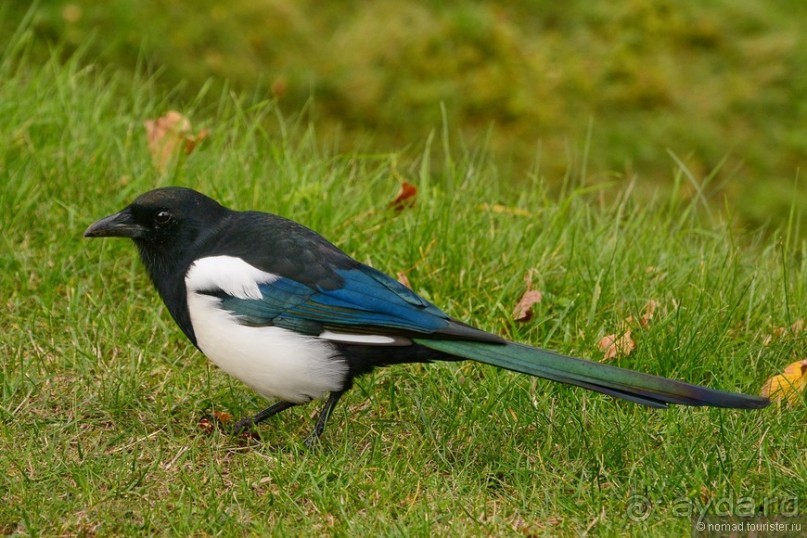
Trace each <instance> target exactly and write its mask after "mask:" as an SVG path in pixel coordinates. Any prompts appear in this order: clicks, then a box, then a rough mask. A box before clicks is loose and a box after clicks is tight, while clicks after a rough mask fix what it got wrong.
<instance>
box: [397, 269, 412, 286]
mask: <svg viewBox="0 0 807 538" xmlns="http://www.w3.org/2000/svg"><path fill="white" fill-rule="evenodd" d="M397 276H398V282H399V283H400V284H403V285H404V286H406V287H407V288H409V289H410V290H411V289H412V284H410V283H409V277H408V276H406V273H404V272H403V271H398V275H397Z"/></svg>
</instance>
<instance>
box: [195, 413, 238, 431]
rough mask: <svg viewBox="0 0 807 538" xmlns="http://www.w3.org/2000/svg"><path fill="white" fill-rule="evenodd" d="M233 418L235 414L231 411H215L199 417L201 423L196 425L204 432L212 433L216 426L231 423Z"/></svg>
mask: <svg viewBox="0 0 807 538" xmlns="http://www.w3.org/2000/svg"><path fill="white" fill-rule="evenodd" d="M232 420H233V416H232V415H231V414H230V413H226V412H224V411H213V412H211V413H210V414H209V415H205V416H203V417H202V418H201V419H199V423H198V424H197V425H196V426H197V427H198V428H199V429H200V430H202V431H203V432H204V433H206V434H208V435H210V434H212V433H213V431H214V430H215V429H216V428H219V427H221V426H223V425H225V424H229V423H230V422H232Z"/></svg>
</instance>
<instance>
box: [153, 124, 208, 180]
mask: <svg viewBox="0 0 807 538" xmlns="http://www.w3.org/2000/svg"><path fill="white" fill-rule="evenodd" d="M143 125H144V126H145V127H146V137H147V140H148V147H149V152H150V153H151V160H152V162H153V163H154V166H155V167H156V168H157V169H158V170H159V171H160V172H165V170H166V168H167V167H168V164H169V163H170V162H171V159H172V158H174V156H176V155H177V154H179V153H180V152H181V151H184V152H185V154H190V153H191V152H192V151H193V150H194V149H195V148H196V146H198V145H199V143H200V142H202V140H204V139H205V138H207V136H208V131H207V129H202V130H201V131H199V133H197V134H193V133H192V131H191V122H190V120H189V119H188V118H186V117H185V116H183V115H182V114H180V113H179V112H177V111H176V110H169V111H168V112H167V113H166V114H165V115H164V116H162V117H159V118H157V119H156V120H146V121H145V122H143Z"/></svg>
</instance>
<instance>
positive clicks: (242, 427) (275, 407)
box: [233, 402, 297, 435]
mask: <svg viewBox="0 0 807 538" xmlns="http://www.w3.org/2000/svg"><path fill="white" fill-rule="evenodd" d="M295 405H297V404H295V403H291V402H276V403H274V404H272V405H270V406H269V407H267V408H266V409H264V410H263V411H261V412H260V413H258V414H257V415H255V416H254V417H247V418H244V419H241V420H239V421H238V422H236V423H235V426H233V433H234V434H235V435H239V434H241V433H244V432H245V431H247V430H248V429H250V428H251V427H253V426H255V425H256V424H258V423H259V422H263V421H264V420H266V419H267V418H269V417H271V416H273V415H277V414H278V413H280V412H281V411H284V410H286V409H288V408H289V407H294V406H295Z"/></svg>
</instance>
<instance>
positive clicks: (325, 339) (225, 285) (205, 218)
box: [84, 187, 769, 444]
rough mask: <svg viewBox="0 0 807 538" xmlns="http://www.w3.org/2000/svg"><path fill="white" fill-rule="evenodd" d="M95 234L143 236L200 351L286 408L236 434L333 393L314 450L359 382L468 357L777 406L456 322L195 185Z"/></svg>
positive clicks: (632, 397)
mask: <svg viewBox="0 0 807 538" xmlns="http://www.w3.org/2000/svg"><path fill="white" fill-rule="evenodd" d="M84 236H85V237H128V238H130V239H132V240H133V241H134V243H135V244H136V245H137V249H138V250H139V253H140V258H141V260H142V262H143V265H144V266H145V268H146V271H148V274H149V277H150V278H151V281H152V283H153V284H154V286H155V287H156V288H157V291H158V292H159V294H160V296H161V297H162V300H163V302H164V303H165V306H166V307H167V308H168V311H169V312H170V313H171V316H172V317H173V318H174V320H175V321H176V323H177V324H178V325H179V327H180V329H182V332H183V333H185V336H187V337H188V339H189V340H190V341H191V343H193V345H194V346H196V347H197V348H198V349H199V350H200V351H201V352H202V353H203V354H204V355H206V356H207V357H208V358H209V359H210V360H211V361H213V362H214V363H215V364H216V365H217V366H218V367H219V368H221V369H222V370H224V371H225V372H227V373H228V374H230V375H232V376H233V377H235V378H237V379H239V380H241V381H242V382H244V383H245V384H246V385H248V386H249V387H250V388H252V389H253V390H254V391H255V392H257V393H258V394H260V395H261V396H263V397H265V398H267V399H274V400H276V403H274V404H273V405H271V406H269V407H268V408H266V409H265V410H263V411H261V412H260V413H258V414H256V415H255V416H252V417H249V418H246V419H243V420H240V421H239V422H237V423H236V424H235V427H234V428H235V431H237V432H243V431H245V430H247V429H249V428H251V427H253V426H254V425H256V424H258V423H259V422H261V421H263V420H265V419H267V418H269V417H271V416H273V415H275V414H277V413H279V412H281V411H283V410H285V409H288V408H290V407H293V406H296V405H300V404H304V403H307V402H309V401H311V400H313V399H320V398H325V397H326V395H327V399H326V401H325V405H324V406H323V408H322V410H321V411H320V413H319V415H318V418H317V421H316V425H315V427H314V430H313V432H312V433H311V434H310V435H309V436H308V438H307V439H306V441H307V442H308V444H312V443H315V442H316V441H317V440H318V439H319V437H320V436H321V435H322V432H323V430H324V428H325V424H326V422H327V420H328V418H329V417H330V415H331V413H332V412H333V409H334V407H335V406H336V404H337V402H339V399H340V398H341V397H342V395H343V394H344V393H345V391H347V390H348V389H350V388H351V386H352V384H353V380H354V379H355V378H356V377H357V376H360V375H362V374H366V373H368V372H370V371H371V370H373V369H374V368H376V367H381V366H387V365H392V364H400V363H416V362H422V363H426V362H432V361H461V360H466V359H470V360H474V361H477V362H481V363H485V364H490V365H493V366H497V367H500V368H505V369H508V370H513V371H515V372H521V373H525V374H529V375H533V376H537V377H542V378H546V379H550V380H553V381H559V382H562V383H568V384H571V385H577V386H579V387H584V388H586V389H590V390H593V391H597V392H601V393H604V394H608V395H611V396H615V397H617V398H621V399H624V400H628V401H631V402H635V403H639V404H643V405H646V406H649V407H655V408H666V407H667V405H668V404H684V405H692V406H714V407H728V408H738V409H756V408H762V407H765V406H766V405H768V404H769V401H768V400H767V399H766V398H762V397H758V396H748V395H744V394H737V393H731V392H723V391H719V390H714V389H710V388H706V387H701V386H697V385H691V384H688V383H684V382H681V381H675V380H671V379H667V378H664V377H659V376H655V375H649V374H644V373H640V372H635V371H632V370H627V369H624V368H619V367H615V366H610V365H606V364H601V363H597V362H592V361H588V360H583V359H576V358H572V357H567V356H564V355H560V354H558V353H555V352H552V351H547V350H543V349H538V348H535V347H530V346H527V345H523V344H519V343H515V342H509V341H507V340H505V339H504V338H502V337H500V336H497V335H495V334H492V333H488V332H485V331H482V330H480V329H477V328H475V327H473V326H471V325H468V324H466V323H463V322H462V321H459V320H457V319H454V318H452V317H450V316H449V315H447V314H445V313H444V312H443V311H441V310H440V309H439V308H437V307H436V306H435V305H433V304H432V303H430V302H429V301H427V300H425V299H424V298H422V297H420V296H419V295H418V294H416V293H415V292H413V291H412V290H410V289H409V288H407V287H405V286H403V285H402V284H400V283H399V282H398V281H396V280H395V279H393V278H390V277H389V276H387V275H385V274H384V273H382V272H380V271H378V270H376V269H373V268H372V267H369V266H367V265H364V264H362V263H360V262H358V261H356V260H355V259H353V258H351V257H350V256H348V255H347V254H345V253H344V252H343V251H342V250H340V249H339V248H337V247H336V246H334V245H333V244H331V243H330V242H328V241H327V240H326V239H324V238H323V237H322V236H320V235H319V234H317V233H316V232H314V231H312V230H310V229H309V228H306V227H305V226H303V225H301V224H298V223H296V222H293V221H291V220H288V219H286V218H283V217H281V216H278V215H273V214H269V213H261V212H257V211H244V212H241V211H233V210H231V209H228V208H226V207H224V206H222V205H221V204H219V203H218V202H216V201H215V200H213V199H211V198H209V197H207V196H205V195H203V194H201V193H199V192H196V191H194V190H192V189H187V188H182V187H165V188H159V189H156V190H152V191H150V192H147V193H145V194H142V195H140V196H139V197H138V198H136V199H135V200H134V201H133V202H132V203H131V204H130V205H129V206H127V207H126V208H124V209H123V210H122V211H120V212H118V213H115V214H113V215H110V216H108V217H105V218H103V219H101V220H99V221H97V222H95V223H94V224H92V225H91V226H90V227H89V228H87V230H86V231H85V232H84Z"/></svg>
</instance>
